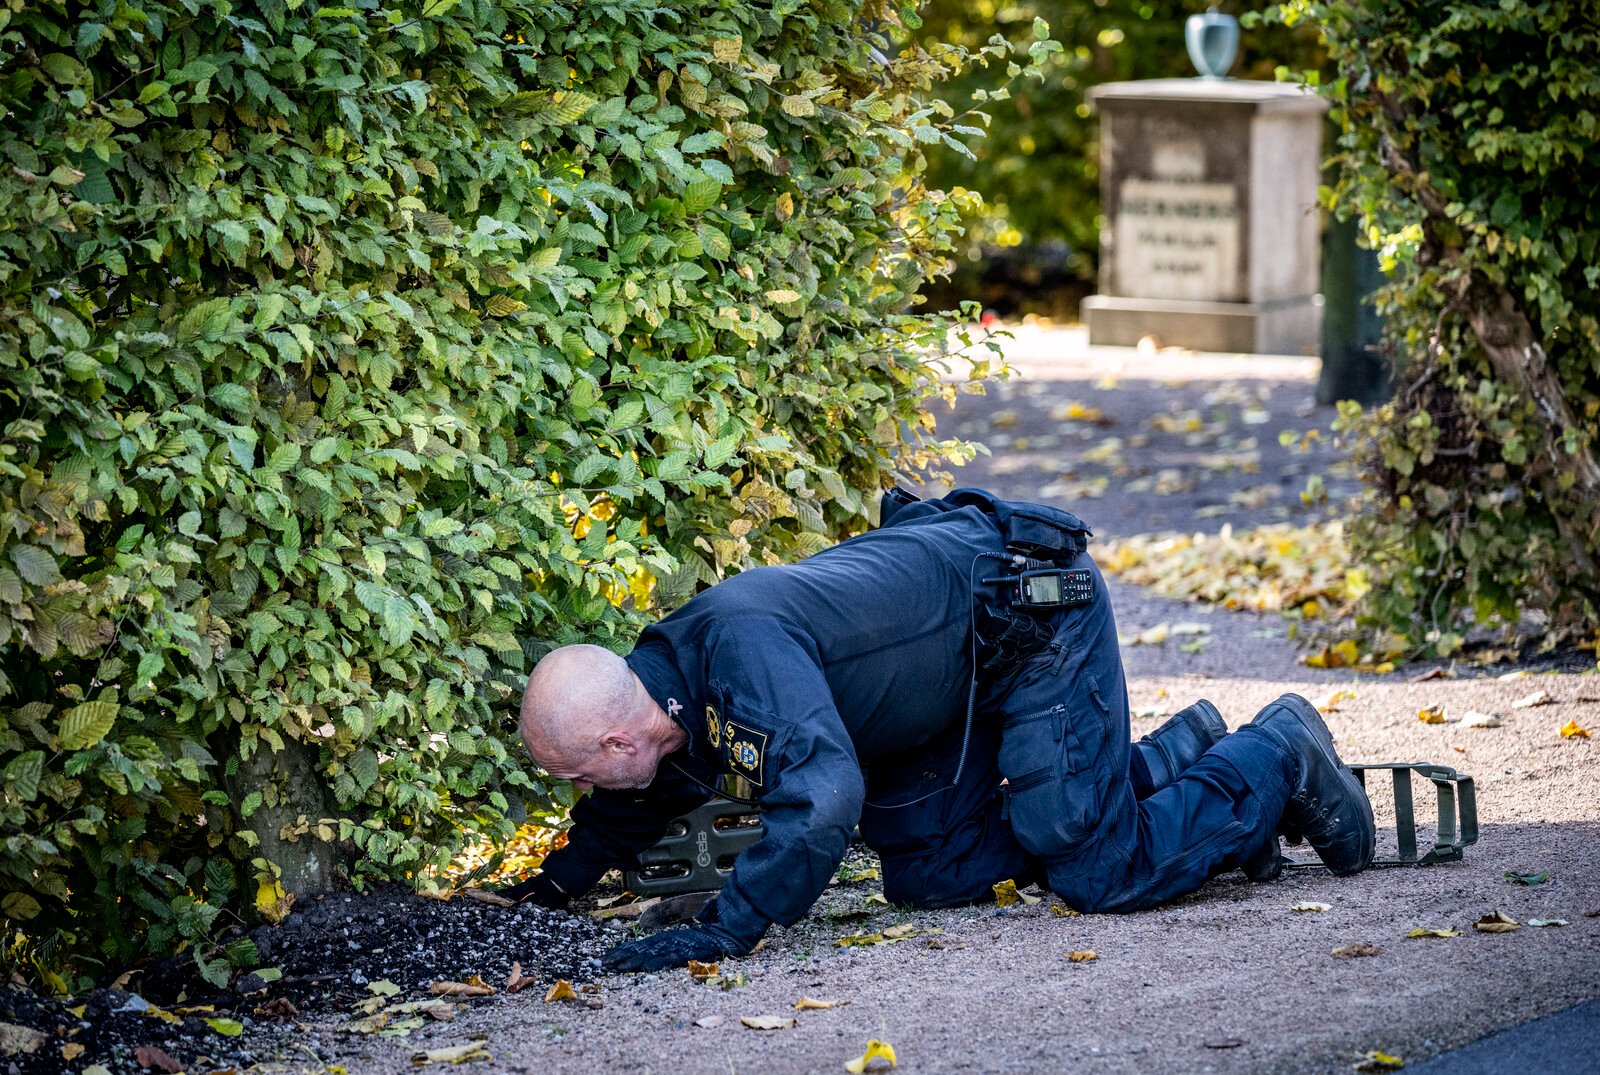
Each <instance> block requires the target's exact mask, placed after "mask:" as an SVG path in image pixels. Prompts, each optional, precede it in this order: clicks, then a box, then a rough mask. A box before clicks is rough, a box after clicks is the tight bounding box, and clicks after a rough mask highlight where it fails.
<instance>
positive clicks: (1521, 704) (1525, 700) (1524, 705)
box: [1511, 691, 1553, 709]
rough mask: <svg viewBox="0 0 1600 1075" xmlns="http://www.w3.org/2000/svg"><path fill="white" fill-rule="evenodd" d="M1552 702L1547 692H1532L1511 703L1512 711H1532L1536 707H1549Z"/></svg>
mask: <svg viewBox="0 0 1600 1075" xmlns="http://www.w3.org/2000/svg"><path fill="white" fill-rule="evenodd" d="M1551 701H1553V699H1552V698H1551V697H1550V692H1549V691H1534V692H1533V693H1532V694H1528V695H1524V696H1523V697H1521V698H1518V699H1517V700H1516V701H1515V702H1512V703H1511V708H1512V709H1532V708H1533V707H1534V706H1536V705H1549V704H1550V703H1551Z"/></svg>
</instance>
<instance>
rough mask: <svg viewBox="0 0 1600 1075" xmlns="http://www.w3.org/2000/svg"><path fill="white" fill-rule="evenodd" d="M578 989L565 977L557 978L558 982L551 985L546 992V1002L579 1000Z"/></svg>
mask: <svg viewBox="0 0 1600 1075" xmlns="http://www.w3.org/2000/svg"><path fill="white" fill-rule="evenodd" d="M577 999H578V991H577V990H575V989H573V988H572V983H571V982H569V981H567V980H566V979H565V978H557V979H556V984H555V985H553V986H551V987H550V988H549V989H548V990H546V991H545V994H544V1002H545V1003H546V1004H554V1003H555V1002H556V1001H558V1000H577Z"/></svg>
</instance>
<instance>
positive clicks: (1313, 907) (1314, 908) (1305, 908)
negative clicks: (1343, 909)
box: [1289, 903, 1333, 911]
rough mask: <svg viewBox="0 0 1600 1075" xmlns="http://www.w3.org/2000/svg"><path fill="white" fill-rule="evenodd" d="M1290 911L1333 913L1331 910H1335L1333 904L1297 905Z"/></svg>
mask: <svg viewBox="0 0 1600 1075" xmlns="http://www.w3.org/2000/svg"><path fill="white" fill-rule="evenodd" d="M1289 910H1291V911H1331V910H1333V904H1331V903H1297V904H1295V905H1294V906H1293V907H1291V908H1289Z"/></svg>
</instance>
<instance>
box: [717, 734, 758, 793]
mask: <svg viewBox="0 0 1600 1075" xmlns="http://www.w3.org/2000/svg"><path fill="white" fill-rule="evenodd" d="M722 734H723V738H724V739H726V740H727V744H728V746H727V751H726V757H727V760H728V768H729V769H730V770H732V771H733V772H734V773H735V774H736V775H738V776H742V777H744V778H745V779H746V780H748V781H750V783H752V784H754V785H755V786H756V787H765V786H766V783H767V774H766V768H767V733H766V732H761V731H757V730H756V729H754V728H752V727H749V726H748V725H745V724H742V723H739V722H736V721H734V720H732V719H729V720H727V721H724V722H723V727H722Z"/></svg>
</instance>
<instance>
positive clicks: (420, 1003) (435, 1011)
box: [386, 1000, 456, 1026]
mask: <svg viewBox="0 0 1600 1075" xmlns="http://www.w3.org/2000/svg"><path fill="white" fill-rule="evenodd" d="M411 1012H421V1013H422V1014H423V1015H426V1016H428V1017H430V1018H431V1019H433V1020H435V1021H436V1022H440V1023H450V1022H454V1021H455V1017H456V1005H454V1004H451V1003H450V1002H449V1001H447V1000H413V1001H409V1002H408V1003H405V1004H396V1005H395V1006H394V1007H392V1008H390V1009H389V1013H398V1014H402V1015H405V1014H409V1013H411ZM386 1014H388V1013H386ZM418 1025H419V1026H420V1025H421V1024H420V1023H419V1024H418Z"/></svg>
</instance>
